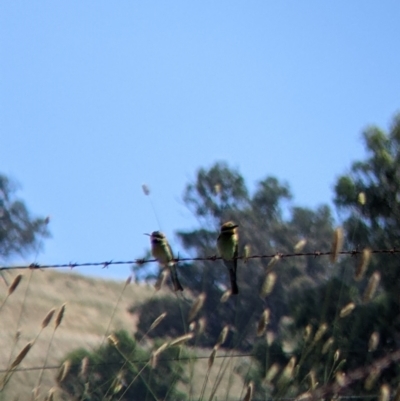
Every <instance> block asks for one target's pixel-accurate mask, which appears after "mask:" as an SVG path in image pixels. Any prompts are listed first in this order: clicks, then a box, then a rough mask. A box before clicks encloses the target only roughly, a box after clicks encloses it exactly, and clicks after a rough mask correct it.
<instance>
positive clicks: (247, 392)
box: [243, 382, 254, 401]
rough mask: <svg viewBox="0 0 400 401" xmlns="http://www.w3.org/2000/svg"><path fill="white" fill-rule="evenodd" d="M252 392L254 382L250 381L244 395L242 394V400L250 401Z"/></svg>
mask: <svg viewBox="0 0 400 401" xmlns="http://www.w3.org/2000/svg"><path fill="white" fill-rule="evenodd" d="M253 392H254V383H253V382H250V383H249V384H248V385H247V389H246V395H245V396H244V398H243V401H250V400H251V399H252V398H253Z"/></svg>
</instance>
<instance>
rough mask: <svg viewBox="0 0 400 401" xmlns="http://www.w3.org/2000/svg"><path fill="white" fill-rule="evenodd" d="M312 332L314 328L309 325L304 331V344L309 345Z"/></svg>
mask: <svg viewBox="0 0 400 401" xmlns="http://www.w3.org/2000/svg"><path fill="white" fill-rule="evenodd" d="M312 332H313V328H312V326H311V324H307V326H306V327H305V329H304V334H303V339H304V342H306V343H307V342H308V341H310V339H311V336H312Z"/></svg>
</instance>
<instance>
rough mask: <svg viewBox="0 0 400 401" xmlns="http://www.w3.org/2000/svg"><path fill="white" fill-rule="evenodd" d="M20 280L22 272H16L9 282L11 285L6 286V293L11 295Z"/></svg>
mask: <svg viewBox="0 0 400 401" xmlns="http://www.w3.org/2000/svg"><path fill="white" fill-rule="evenodd" d="M21 280H22V274H18V275H17V276H15V279H14V280H13V282H12V283H11V285H10V286H9V287H8V295H11V294H12V293H13V292H14V291H15V290H16V289H17V287H18V285H19V283H20V282H21Z"/></svg>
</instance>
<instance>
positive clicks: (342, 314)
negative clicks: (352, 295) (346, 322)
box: [339, 302, 356, 317]
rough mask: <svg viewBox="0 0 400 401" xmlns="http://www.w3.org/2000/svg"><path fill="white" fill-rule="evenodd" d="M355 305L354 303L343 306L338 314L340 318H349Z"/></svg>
mask: <svg viewBox="0 0 400 401" xmlns="http://www.w3.org/2000/svg"><path fill="white" fill-rule="evenodd" d="M355 307H356V304H355V303H354V302H350V303H348V304H347V305H346V306H344V307H343V308H342V309H341V310H340V313H339V316H340V317H346V316H349V315H350V314H351V313H352V312H353V310H354V309H355Z"/></svg>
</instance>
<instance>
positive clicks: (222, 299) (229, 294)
mask: <svg viewBox="0 0 400 401" xmlns="http://www.w3.org/2000/svg"><path fill="white" fill-rule="evenodd" d="M231 294H232V291H231V290H226V291H225V292H224V293H223V294H222V296H221V299H220V302H221V303H225V302H226V301H227V300H228V299H229V297H230V296H231Z"/></svg>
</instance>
